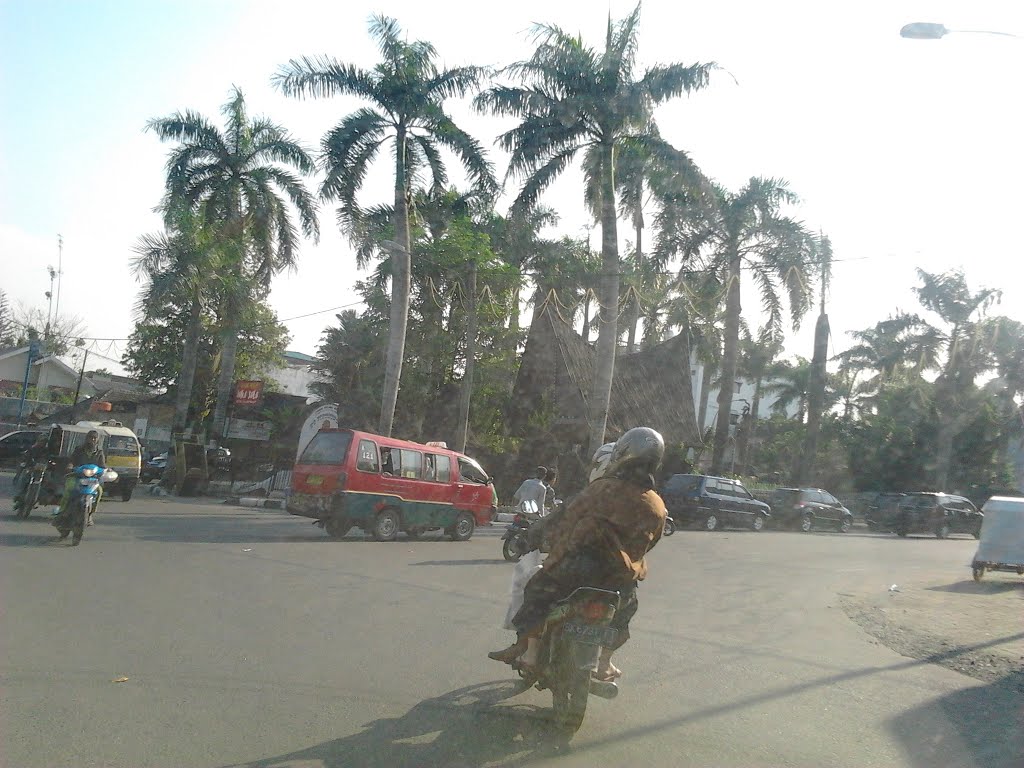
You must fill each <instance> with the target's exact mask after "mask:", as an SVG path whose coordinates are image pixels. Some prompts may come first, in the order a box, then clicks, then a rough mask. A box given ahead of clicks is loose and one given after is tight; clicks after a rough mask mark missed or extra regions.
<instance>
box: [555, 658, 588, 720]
mask: <svg viewBox="0 0 1024 768" xmlns="http://www.w3.org/2000/svg"><path fill="white" fill-rule="evenodd" d="M566 682H567V683H568V685H567V687H566V688H565V690H557V691H555V690H552V691H551V698H552V708H553V709H554V712H555V724H556V725H557V726H558V727H559V728H560V729H561V730H562V731H563V732H564V733H565V734H566V735H567V736H571V735H572V734H574V733H576V731H578V730H579V729H580V726H581V725H583V717H584V716H585V715H586V714H587V699H588V698H589V697H590V670H587V669H583V670H573V673H572V677H571V678H570V679H569V680H568V681H566ZM558 688H559V689H560V688H561V686H558Z"/></svg>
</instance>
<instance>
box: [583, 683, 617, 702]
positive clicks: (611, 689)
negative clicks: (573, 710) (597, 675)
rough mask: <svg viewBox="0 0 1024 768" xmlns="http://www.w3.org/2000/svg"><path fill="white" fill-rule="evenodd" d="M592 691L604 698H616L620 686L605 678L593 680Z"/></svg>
mask: <svg viewBox="0 0 1024 768" xmlns="http://www.w3.org/2000/svg"><path fill="white" fill-rule="evenodd" d="M590 692H591V693H592V694H594V695H595V696H600V697H601V698H602V699H614V698H615V697H616V696H618V695H619V686H618V685H616V684H615V683H612V682H607V681H605V680H591V681H590Z"/></svg>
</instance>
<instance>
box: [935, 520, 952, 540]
mask: <svg viewBox="0 0 1024 768" xmlns="http://www.w3.org/2000/svg"><path fill="white" fill-rule="evenodd" d="M935 538H936V539H948V538H949V523H946V522H942V523H940V524H939V526H938V527H937V528H936V529H935Z"/></svg>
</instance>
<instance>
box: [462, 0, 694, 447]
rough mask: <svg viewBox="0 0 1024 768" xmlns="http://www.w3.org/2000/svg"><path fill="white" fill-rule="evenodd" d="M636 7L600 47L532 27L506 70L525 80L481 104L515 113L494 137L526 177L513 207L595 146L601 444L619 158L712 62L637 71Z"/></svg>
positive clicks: (610, 361) (595, 420)
mask: <svg viewBox="0 0 1024 768" xmlns="http://www.w3.org/2000/svg"><path fill="white" fill-rule="evenodd" d="M639 21H640V6H637V7H636V8H635V9H634V10H633V12H632V13H631V14H630V15H629V16H627V17H626V18H625V19H624V20H623V21H621V22H619V23H614V22H612V20H611V19H610V18H609V20H608V27H607V33H606V37H605V47H604V50H603V51H598V50H595V49H594V48H592V47H590V46H587V45H585V44H584V42H583V40H582V38H580V37H574V36H572V35H570V34H568V33H567V32H565V31H564V30H562V29H560V28H558V27H556V26H551V25H539V26H537V27H536V28H535V39H536V41H537V48H536V50H535V51H534V53H533V56H532V57H531V58H530V59H528V60H526V61H520V62H518V63H515V64H512V65H511V66H509V67H508V68H507V70H506V71H507V72H508V73H509V74H511V75H512V76H513V77H515V78H517V79H518V80H519V81H520V82H521V84H522V85H521V86H519V87H517V86H504V85H500V86H495V87H492V88H491V89H489V90H488V91H486V92H484V93H483V94H481V95H480V96H479V97H478V99H477V104H478V106H479V107H480V108H481V109H483V110H486V111H490V112H493V113H495V114H498V115H502V116H509V117H516V118H520V119H521V122H520V124H519V125H518V126H516V127H514V128H512V129H511V130H509V131H507V132H506V133H504V134H502V136H501V137H500V138H499V143H500V144H501V146H502V147H503V148H504V149H505V150H506V151H509V152H510V153H511V155H512V156H511V160H510V165H509V170H508V175H509V176H512V177H521V178H523V179H524V184H523V187H522V188H521V190H520V192H519V194H518V196H517V197H516V200H515V202H514V203H513V205H512V212H513V215H515V214H516V213H517V212H519V211H525V210H529V209H530V208H532V207H533V206H534V205H536V203H537V201H538V199H539V198H540V196H541V194H542V193H543V192H544V190H546V189H547V188H548V187H549V186H550V185H551V183H552V182H553V181H554V180H555V179H556V178H557V177H558V176H559V174H561V172H562V171H564V170H565V169H566V168H568V167H569V166H570V165H571V164H572V162H573V160H574V158H575V157H576V156H577V154H578V153H579V152H580V151H581V150H584V151H585V150H586V149H587V148H593V152H595V153H596V157H595V159H594V160H593V162H592V163H591V164H590V165H591V173H592V174H595V173H596V174H599V175H598V176H597V178H599V179H600V184H599V185H598V186H599V188H600V193H601V217H600V218H601V271H602V273H603V274H602V278H601V295H600V302H599V303H600V308H599V315H600V332H599V336H598V342H597V361H596V365H595V376H594V381H593V384H592V388H591V393H590V398H589V399H590V413H589V415H588V417H589V421H590V442H591V445H600V444H601V443H602V442H603V441H604V431H605V425H606V423H607V419H608V405H609V399H610V395H611V385H612V375H613V372H614V368H615V348H616V341H617V338H618V333H617V330H618V324H617V320H618V304H619V270H620V265H619V251H618V233H617V229H616V219H617V211H616V191H615V174H614V169H615V159H616V153H617V151H619V149H620V148H621V146H622V144H623V142H625V141H631V140H638V141H641V140H643V139H642V134H643V133H644V131H645V129H646V127H647V126H648V125H649V123H650V118H651V113H652V110H653V108H654V107H655V106H657V105H658V104H661V103H663V102H665V101H667V100H668V99H671V98H674V97H677V96H680V95H682V94H684V93H689V92H691V91H694V90H697V89H700V88H703V87H704V86H705V85H707V83H708V78H709V74H710V72H711V69H712V68H713V66H714V65H712V64H694V65H690V66H685V65H682V64H670V65H667V66H656V67H653V68H651V69H649V70H647V71H646V72H645V73H644V74H643V75H642V76H641V77H640V78H639V79H637V78H636V77H635V70H636V55H637V48H638V45H637V27H638V24H639Z"/></svg>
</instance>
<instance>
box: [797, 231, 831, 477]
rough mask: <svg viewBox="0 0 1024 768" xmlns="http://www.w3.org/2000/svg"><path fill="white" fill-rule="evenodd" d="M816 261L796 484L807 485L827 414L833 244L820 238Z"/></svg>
mask: <svg viewBox="0 0 1024 768" xmlns="http://www.w3.org/2000/svg"><path fill="white" fill-rule="evenodd" d="M813 245H814V253H813V256H814V259H815V261H816V262H817V264H818V273H819V275H820V281H821V302H820V305H821V309H820V311H819V312H818V319H817V322H816V323H815V326H814V353H813V357H812V358H811V379H810V382H809V385H808V393H807V431H806V433H805V435H804V444H803V451H802V454H801V459H800V465H799V468H798V470H797V476H796V480H797V483H798V484H800V485H805V484H806V483H807V482H808V481H809V480H810V478H811V475H812V474H813V473H814V466H815V462H816V460H817V456H818V435H819V433H820V432H821V417H822V414H823V412H824V410H825V387H826V385H827V383H828V370H827V360H828V340H829V333H830V331H829V324H828V314H827V313H826V312H825V294H826V293H827V291H828V284H829V280H830V278H831V276H832V241H830V240H829V239H828V238H827V237H825V236H824V235H821V234H819V235H818V237H817V238H815V239H814V241H813Z"/></svg>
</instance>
